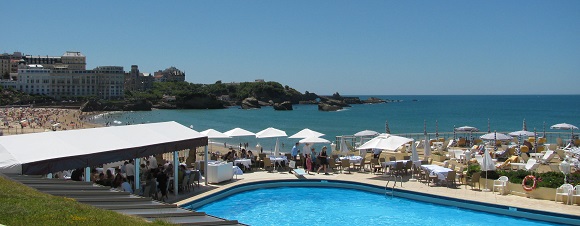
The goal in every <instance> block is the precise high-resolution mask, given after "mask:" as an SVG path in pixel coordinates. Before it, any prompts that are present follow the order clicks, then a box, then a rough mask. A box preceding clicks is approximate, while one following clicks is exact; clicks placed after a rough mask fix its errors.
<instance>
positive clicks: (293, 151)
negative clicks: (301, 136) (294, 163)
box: [290, 142, 300, 160]
mask: <svg viewBox="0 0 580 226" xmlns="http://www.w3.org/2000/svg"><path fill="white" fill-rule="evenodd" d="M298 152H300V150H299V149H298V142H296V144H295V145H294V147H292V151H291V153H290V154H291V155H292V160H296V156H298Z"/></svg>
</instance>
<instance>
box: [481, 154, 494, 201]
mask: <svg viewBox="0 0 580 226" xmlns="http://www.w3.org/2000/svg"><path fill="white" fill-rule="evenodd" d="M483 155H484V156H483V165H482V166H481V171H495V165H494V164H493V160H492V159H491V155H489V150H488V149H487V148H486V149H485V151H484V154H483ZM487 174H488V173H487V172H486V173H485V179H486V180H487ZM484 191H489V189H487V183H485V190H484Z"/></svg>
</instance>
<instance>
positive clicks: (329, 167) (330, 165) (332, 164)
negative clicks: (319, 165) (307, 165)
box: [327, 159, 336, 173]
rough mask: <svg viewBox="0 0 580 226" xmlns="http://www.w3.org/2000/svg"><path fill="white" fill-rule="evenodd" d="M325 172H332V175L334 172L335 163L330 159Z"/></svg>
mask: <svg viewBox="0 0 580 226" xmlns="http://www.w3.org/2000/svg"><path fill="white" fill-rule="evenodd" d="M327 170H332V173H334V172H335V171H336V162H335V161H333V160H332V159H331V160H330V161H328V168H327Z"/></svg>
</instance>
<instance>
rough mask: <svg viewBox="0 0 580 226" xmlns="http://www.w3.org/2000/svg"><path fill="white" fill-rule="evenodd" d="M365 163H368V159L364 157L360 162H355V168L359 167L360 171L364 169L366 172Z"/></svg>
mask: <svg viewBox="0 0 580 226" xmlns="http://www.w3.org/2000/svg"><path fill="white" fill-rule="evenodd" d="M365 164H366V161H365V160H364V159H362V160H361V161H360V163H355V164H354V169H358V170H359V171H361V170H362V171H363V172H364V171H365Z"/></svg>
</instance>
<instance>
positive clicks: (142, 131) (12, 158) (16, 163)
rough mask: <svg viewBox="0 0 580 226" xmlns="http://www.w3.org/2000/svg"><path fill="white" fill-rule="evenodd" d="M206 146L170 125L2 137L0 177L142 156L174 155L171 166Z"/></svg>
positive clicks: (187, 131)
mask: <svg viewBox="0 0 580 226" xmlns="http://www.w3.org/2000/svg"><path fill="white" fill-rule="evenodd" d="M207 141H208V140H207V136H205V135H202V134H200V133H198V132H196V131H194V130H191V129H189V128H187V127H185V126H183V125H181V124H179V123H177V122H173V121H172V122H161V123H150V124H139V125H128V126H113V127H101V128H93V129H79V130H65V131H58V132H44V133H30V134H22V135H13V136H2V137H0V172H2V173H16V174H27V175H44V174H50V173H55V172H58V171H63V170H71V169H78V168H87V167H92V166H97V165H100V164H106V163H111V162H116V161H122V160H127V159H136V164H135V165H139V162H138V161H139V159H140V158H142V157H147V156H151V155H157V154H163V153H167V152H173V153H174V162H175V161H177V151H180V150H185V149H192V148H197V147H201V146H206V150H207ZM206 156H207V155H206ZM206 162H207V161H206ZM177 165H178V164H174V166H177ZM138 169H139V167H136V170H138ZM176 171H177V167H175V172H174V173H175V175H177V172H176ZM86 172H87V175H89V173H90V172H88V170H86ZM136 173H138V172H136ZM85 178H87V179H88V178H90V176H85ZM136 179H137V177H136ZM175 182H177V180H175ZM136 184H137V183H136ZM176 190H177V189H176Z"/></svg>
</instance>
